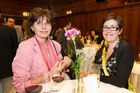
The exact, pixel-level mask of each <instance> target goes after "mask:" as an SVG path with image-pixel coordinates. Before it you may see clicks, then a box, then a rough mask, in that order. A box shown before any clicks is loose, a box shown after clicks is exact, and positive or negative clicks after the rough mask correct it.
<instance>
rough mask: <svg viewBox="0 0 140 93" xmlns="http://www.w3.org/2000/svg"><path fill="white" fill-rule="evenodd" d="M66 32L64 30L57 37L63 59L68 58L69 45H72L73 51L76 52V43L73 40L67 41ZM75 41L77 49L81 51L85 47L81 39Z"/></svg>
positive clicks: (77, 38)
mask: <svg viewBox="0 0 140 93" xmlns="http://www.w3.org/2000/svg"><path fill="white" fill-rule="evenodd" d="M65 32H66V31H65V30H64V29H62V30H61V31H59V32H58V35H57V41H58V42H59V43H60V44H61V54H62V56H63V57H64V56H68V44H69V45H70V47H71V48H72V50H74V43H73V41H72V40H67V37H66V36H65ZM75 41H76V48H77V49H81V48H83V47H84V45H83V43H82V41H81V40H80V38H79V37H76V39H75ZM73 53H74V51H73Z"/></svg>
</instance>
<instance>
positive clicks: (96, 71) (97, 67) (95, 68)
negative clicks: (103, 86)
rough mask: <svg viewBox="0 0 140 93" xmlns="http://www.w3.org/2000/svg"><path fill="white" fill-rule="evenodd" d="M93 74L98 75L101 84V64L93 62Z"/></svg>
mask: <svg viewBox="0 0 140 93" xmlns="http://www.w3.org/2000/svg"><path fill="white" fill-rule="evenodd" d="M91 75H93V76H97V82H98V86H99V84H100V65H99V64H95V63H94V64H93V66H92V73H91Z"/></svg>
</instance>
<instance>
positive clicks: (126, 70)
mask: <svg viewBox="0 0 140 93" xmlns="http://www.w3.org/2000/svg"><path fill="white" fill-rule="evenodd" d="M106 49H107V48H106ZM102 50H103V46H102V47H101V49H100V50H99V51H98V52H97V55H96V57H95V63H98V64H100V66H101V76H100V80H101V81H103V82H105V83H110V84H112V85H115V86H118V87H127V86H126V84H127V82H128V78H129V75H130V73H131V70H132V67H133V63H134V51H133V48H132V47H131V46H130V45H129V44H128V43H127V42H125V41H124V40H122V39H120V41H119V42H118V43H117V45H116V46H115V47H114V51H113V53H112V55H111V56H110V57H109V58H108V60H107V62H106V67H107V71H108V73H109V75H110V76H105V75H104V72H103V69H102V58H101V56H102Z"/></svg>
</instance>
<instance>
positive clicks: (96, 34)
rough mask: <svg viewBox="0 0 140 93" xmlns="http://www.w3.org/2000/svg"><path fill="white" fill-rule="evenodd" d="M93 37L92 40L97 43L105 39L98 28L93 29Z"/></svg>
mask: <svg viewBox="0 0 140 93" xmlns="http://www.w3.org/2000/svg"><path fill="white" fill-rule="evenodd" d="M91 38H92V42H94V43H96V44H101V42H102V40H103V38H102V36H100V34H99V31H98V29H97V28H93V29H91Z"/></svg>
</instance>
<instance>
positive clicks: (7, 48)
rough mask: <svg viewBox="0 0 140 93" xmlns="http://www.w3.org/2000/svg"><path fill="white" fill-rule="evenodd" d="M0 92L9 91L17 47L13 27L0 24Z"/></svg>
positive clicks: (5, 92) (8, 92) (7, 92)
mask: <svg viewBox="0 0 140 93" xmlns="http://www.w3.org/2000/svg"><path fill="white" fill-rule="evenodd" d="M0 44H1V45H0V52H1V53H0V84H1V87H2V88H1V89H0V90H1V91H0V93H10V92H11V91H12V89H13V85H12V61H13V58H14V56H15V54H16V50H17V47H18V39H17V34H16V31H15V29H14V28H11V27H10V26H7V25H6V24H0Z"/></svg>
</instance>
